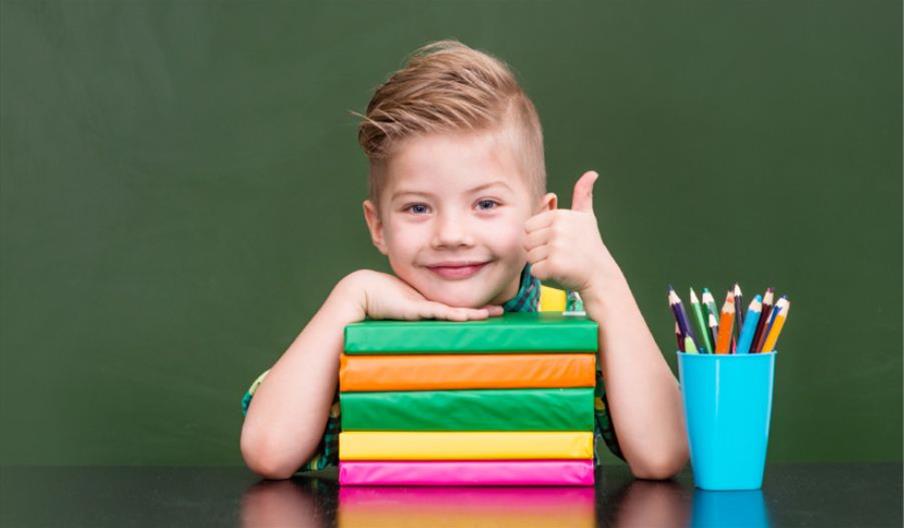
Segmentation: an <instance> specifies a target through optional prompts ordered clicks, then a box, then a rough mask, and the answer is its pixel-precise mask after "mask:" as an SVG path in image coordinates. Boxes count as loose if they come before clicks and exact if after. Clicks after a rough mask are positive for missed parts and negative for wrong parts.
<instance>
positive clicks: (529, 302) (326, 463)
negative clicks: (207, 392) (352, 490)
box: [242, 264, 625, 471]
mask: <svg viewBox="0 0 904 528" xmlns="http://www.w3.org/2000/svg"><path fill="white" fill-rule="evenodd" d="M540 286H541V283H540V279H538V278H536V277H534V276H533V275H531V274H530V264H527V265H525V266H524V269H522V270H521V283H520V287H519V288H518V293H517V294H515V296H514V297H512V298H511V299H510V300H509V301H507V302H506V303H505V304H503V306H502V307H503V309H504V310H505V311H506V312H536V311H537V310H538V305H539V300H540ZM572 297H573V296H572V295H571V292H568V298H569V299H571V298H572ZM268 372H270V371H269V370H268V371H266V372H264V373H263V374H261V375H260V376H258V378H257V379H256V380H254V383H252V384H251V387H249V388H248V390H247V391H246V392H245V396H244V397H243V398H242V415H243V416H244V415H246V414H247V413H248V406H249V405H251V399H252V398H253V397H254V393H255V391H257V388H258V387H259V386H260V384H261V382H263V381H264V378H265V377H266V376H267V373H268ZM593 404H594V415H595V417H596V419H595V420H594V428H593V429H594V453H593V460H594V464H595V465H599V463H600V457H599V451H598V450H599V449H600V445H601V444H602V443H605V444H606V446H608V447H609V450H610V451H611V452H612V453H613V454H614V455H615V456H617V457H618V458H620V459H622V460H625V457H624V455H622V452H621V448H620V447H619V445H618V438H617V437H616V435H615V427H614V426H613V425H612V421H611V420H610V419H609V412H608V410H607V407H608V402H607V401H606V391H605V386H604V384H603V375H602V373H601V372H600V370H599V367H597V369H596V387H595V390H594V399H593ZM340 424H341V417H340V412H339V389H338V387H337V389H336V394H335V396H334V398H333V403H332V405H331V406H330V416H329V419H328V420H327V423H326V430H325V431H324V433H323V436H322V437H321V439H320V444H319V445H318V446H317V451H316V453H315V454H314V456H313V457H312V458H311V459H310V460H308V461H307V462H306V463H305V464H302V466H301V467H300V468H299V469H298V471H317V470H320V469H324V468H327V467H330V466H336V465H338V464H339V432H340V431H341V427H340Z"/></svg>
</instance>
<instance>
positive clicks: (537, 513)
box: [337, 486, 596, 528]
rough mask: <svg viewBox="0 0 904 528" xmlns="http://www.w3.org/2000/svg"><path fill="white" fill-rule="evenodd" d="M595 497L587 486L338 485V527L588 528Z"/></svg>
mask: <svg viewBox="0 0 904 528" xmlns="http://www.w3.org/2000/svg"><path fill="white" fill-rule="evenodd" d="M595 497H596V496H595V489H594V488H593V487H589V486H556V487H539V486H537V487H531V486H519V487H498V486H486V487H474V486H460V487H458V486H455V487H453V486H450V487H446V486H436V487H424V486H342V487H340V488H339V509H338V512H337V521H338V522H337V525H338V526H339V528H355V527H357V526H368V527H386V528H406V527H417V528H421V527H424V526H447V527H457V526H462V527H464V526H467V527H482V526H487V527H489V526H492V527H507V526H511V527H518V528H524V527H550V528H553V527H555V528H559V527H560V526H574V527H576V528H582V527H586V528H591V527H593V526H595V525H596V512H595V509H596V508H595V507H596V502H595Z"/></svg>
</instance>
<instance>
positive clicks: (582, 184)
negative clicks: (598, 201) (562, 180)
mask: <svg viewBox="0 0 904 528" xmlns="http://www.w3.org/2000/svg"><path fill="white" fill-rule="evenodd" d="M597 178H599V174H597V172H596V171H587V172H585V173H584V174H583V175H581V177H580V179H578V181H577V183H575V184H574V194H572V198H571V210H572V211H583V212H588V213H592V212H593V184H594V183H596V179H597Z"/></svg>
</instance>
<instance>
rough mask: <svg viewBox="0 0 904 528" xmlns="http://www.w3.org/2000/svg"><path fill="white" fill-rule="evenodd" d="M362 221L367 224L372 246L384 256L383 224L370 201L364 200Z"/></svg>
mask: <svg viewBox="0 0 904 528" xmlns="http://www.w3.org/2000/svg"><path fill="white" fill-rule="evenodd" d="M362 205H363V206H364V221H365V222H367V229H368V230H369V231H370V239H371V241H373V243H374V246H376V247H377V249H379V250H380V253H382V254H384V255H386V242H385V241H384V240H383V222H382V221H381V220H380V215H379V214H378V213H377V208H376V207H375V206H374V204H373V202H371V201H370V200H364V203H363V204H362Z"/></svg>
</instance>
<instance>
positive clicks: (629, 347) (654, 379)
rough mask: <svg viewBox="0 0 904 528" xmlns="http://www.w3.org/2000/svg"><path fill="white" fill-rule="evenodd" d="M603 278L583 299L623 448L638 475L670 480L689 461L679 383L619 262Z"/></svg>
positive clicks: (610, 266) (604, 271)
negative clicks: (594, 325) (596, 326)
mask: <svg viewBox="0 0 904 528" xmlns="http://www.w3.org/2000/svg"><path fill="white" fill-rule="evenodd" d="M610 260H611V259H610ZM600 275H601V277H602V278H601V279H600V280H598V281H595V285H594V286H592V287H591V289H588V290H585V291H584V292H582V293H581V297H582V298H583V300H584V310H585V311H586V312H587V316H588V317H589V318H591V319H593V320H594V321H597V322H598V323H600V337H599V345H600V346H599V350H600V354H599V363H600V370H601V371H602V374H603V379H604V380H605V384H606V394H607V398H608V404H609V407H608V410H609V415H610V416H611V418H612V422H613V424H614V425H615V429H616V431H618V440H619V445H620V447H621V450H622V453H623V454H624V455H625V458H626V459H627V462H628V465H629V466H630V467H631V472H632V473H633V474H634V475H635V476H636V477H639V478H651V479H664V478H669V477H671V476H673V475H675V474H676V473H678V472H679V471H681V469H682V468H683V467H684V466H685V464H687V459H688V447H687V436H686V434H685V426H684V415H683V411H682V404H681V391H680V389H679V386H678V381H677V380H676V379H675V376H674V375H673V374H672V371H671V370H670V369H669V366H668V364H667V363H666V362H665V359H664V358H663V357H662V353H661V352H660V351H659V347H658V346H657V345H656V341H655V340H654V339H653V336H652V334H651V333H650V330H649V328H647V324H646V322H645V321H644V318H643V315H642V314H641V313H640V309H639V308H638V306H637V302H636V301H635V300H634V296H633V295H632V294H631V289H630V288H629V287H628V281H627V280H626V279H625V276H624V274H623V273H622V272H621V269H619V267H618V265H617V264H616V263H615V261H614V260H611V261H610V263H609V265H608V266H606V268H605V269H603V270H601V271H600Z"/></svg>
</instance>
